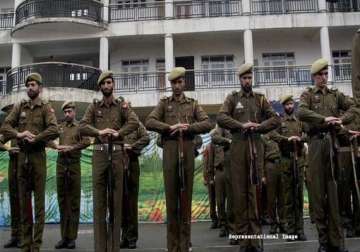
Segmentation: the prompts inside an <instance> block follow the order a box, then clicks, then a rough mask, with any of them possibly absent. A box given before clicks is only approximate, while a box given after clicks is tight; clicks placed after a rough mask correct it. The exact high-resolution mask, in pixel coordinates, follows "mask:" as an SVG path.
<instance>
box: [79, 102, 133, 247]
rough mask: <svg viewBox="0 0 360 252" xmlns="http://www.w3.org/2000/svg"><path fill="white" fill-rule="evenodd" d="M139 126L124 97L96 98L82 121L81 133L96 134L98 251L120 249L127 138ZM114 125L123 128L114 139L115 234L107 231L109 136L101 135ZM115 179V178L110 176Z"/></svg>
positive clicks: (94, 182)
mask: <svg viewBox="0 0 360 252" xmlns="http://www.w3.org/2000/svg"><path fill="white" fill-rule="evenodd" d="M138 127H139V121H138V117H137V116H136V114H135V113H134V112H133V111H132V110H131V109H130V108H129V107H128V105H127V103H125V102H124V100H123V99H114V100H113V101H112V103H111V104H110V105H107V104H106V103H105V101H104V100H101V101H98V100H94V102H93V103H92V104H90V105H89V107H88V108H87V110H86V112H85V115H84V117H83V119H82V120H81V122H80V129H79V131H80V134H81V136H90V137H95V145H94V152H93V157H92V164H93V170H92V177H93V199H94V203H93V204H94V238H95V251H96V252H101V251H107V252H114V251H119V250H120V229H121V212H122V197H123V178H124V177H123V175H124V163H123V158H124V152H123V143H124V141H123V139H124V137H125V136H126V135H128V134H130V133H131V132H133V131H134V130H136V129H137V128H138ZM105 128H111V129H114V130H117V131H118V132H119V135H120V136H119V138H118V139H114V140H113V145H114V149H113V163H112V168H113V169H112V175H113V178H112V180H113V206H114V209H113V214H114V223H113V233H112V235H113V237H112V239H111V238H110V234H109V233H108V232H107V225H106V216H107V209H108V197H107V187H108V175H107V174H108V173H107V172H108V167H109V165H110V164H109V160H108V149H107V147H108V145H106V143H107V139H104V138H100V137H99V130H102V129H105ZM109 179H111V178H109Z"/></svg>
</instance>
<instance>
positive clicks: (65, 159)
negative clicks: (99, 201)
mask: <svg viewBox="0 0 360 252" xmlns="http://www.w3.org/2000/svg"><path fill="white" fill-rule="evenodd" d="M78 130H79V123H78V122H76V121H74V122H71V123H70V122H63V123H61V124H60V125H59V133H60V136H59V145H69V146H73V148H74V150H72V151H71V152H68V153H59V154H58V158H57V164H56V184H57V193H58V203H59V210H60V231H61V238H62V240H75V239H76V238H77V233H78V227H79V218H80V199H81V166H80V158H81V150H82V149H85V148H86V147H87V146H89V145H90V139H89V138H87V137H80V135H79V132H78Z"/></svg>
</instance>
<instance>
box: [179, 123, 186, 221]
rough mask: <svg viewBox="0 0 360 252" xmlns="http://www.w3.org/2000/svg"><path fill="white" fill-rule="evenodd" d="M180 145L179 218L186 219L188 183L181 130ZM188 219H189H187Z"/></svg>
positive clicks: (180, 132)
mask: <svg viewBox="0 0 360 252" xmlns="http://www.w3.org/2000/svg"><path fill="white" fill-rule="evenodd" d="M178 142H179V146H178V169H179V180H180V199H179V205H178V211H179V220H180V221H181V220H184V219H185V218H187V215H185V214H184V213H186V211H184V209H185V210H186V205H187V195H186V184H185V168H184V139H183V131H182V130H179V141H178ZM186 221H187V220H186Z"/></svg>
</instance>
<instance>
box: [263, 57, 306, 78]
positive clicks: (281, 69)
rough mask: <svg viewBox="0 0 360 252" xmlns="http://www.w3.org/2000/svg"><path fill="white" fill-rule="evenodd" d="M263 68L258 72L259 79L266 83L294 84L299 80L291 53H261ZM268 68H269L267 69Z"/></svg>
mask: <svg viewBox="0 0 360 252" xmlns="http://www.w3.org/2000/svg"><path fill="white" fill-rule="evenodd" d="M262 58H263V64H264V66H265V68H264V69H263V70H262V71H261V72H260V75H263V76H260V79H261V80H263V81H264V82H268V83H277V84H279V83H284V82H294V81H295V82H296V81H297V80H298V78H299V76H298V75H297V72H296V70H295V68H294V67H292V66H295V54H294V53H293V52H279V53H263V54H262ZM268 67H270V68H268Z"/></svg>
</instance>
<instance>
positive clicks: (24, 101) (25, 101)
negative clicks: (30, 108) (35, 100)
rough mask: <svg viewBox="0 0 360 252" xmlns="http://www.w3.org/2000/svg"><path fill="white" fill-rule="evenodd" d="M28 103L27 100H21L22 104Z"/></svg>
mask: <svg viewBox="0 0 360 252" xmlns="http://www.w3.org/2000/svg"><path fill="white" fill-rule="evenodd" d="M27 102H28V101H27V100H26V99H21V101H20V104H25V103H27Z"/></svg>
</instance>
